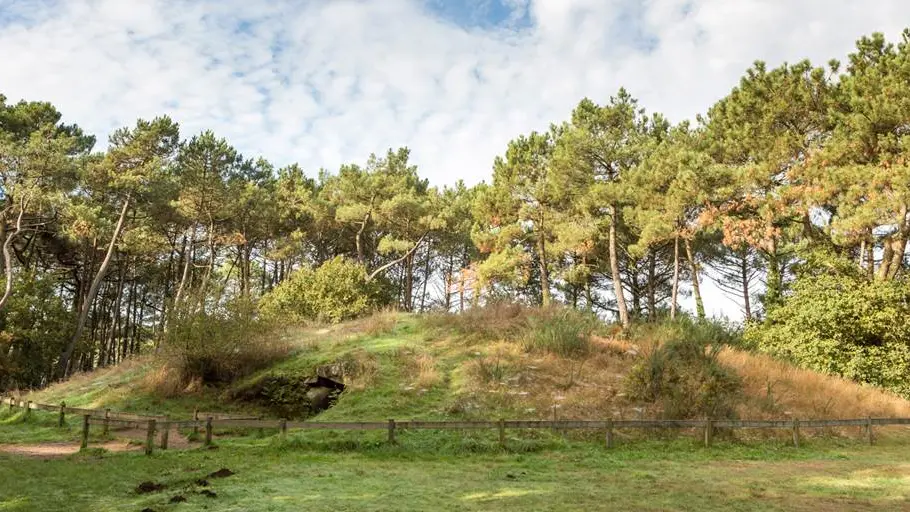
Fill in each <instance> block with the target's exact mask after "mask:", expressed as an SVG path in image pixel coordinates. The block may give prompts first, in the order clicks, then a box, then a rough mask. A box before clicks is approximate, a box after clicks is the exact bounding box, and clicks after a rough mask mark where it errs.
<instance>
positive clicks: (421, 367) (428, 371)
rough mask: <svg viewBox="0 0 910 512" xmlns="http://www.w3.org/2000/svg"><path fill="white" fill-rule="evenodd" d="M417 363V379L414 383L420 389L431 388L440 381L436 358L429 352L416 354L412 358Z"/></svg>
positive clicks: (440, 376)
mask: <svg viewBox="0 0 910 512" xmlns="http://www.w3.org/2000/svg"><path fill="white" fill-rule="evenodd" d="M414 362H415V363H416V365H417V370H418V372H417V381H416V382H415V384H416V385H417V387H419V388H422V389H427V388H431V387H433V386H435V385H437V384H439V383H440V382H442V375H440V373H439V370H438V369H437V368H436V359H435V358H433V356H431V355H429V354H418V355H417V357H415V358H414Z"/></svg>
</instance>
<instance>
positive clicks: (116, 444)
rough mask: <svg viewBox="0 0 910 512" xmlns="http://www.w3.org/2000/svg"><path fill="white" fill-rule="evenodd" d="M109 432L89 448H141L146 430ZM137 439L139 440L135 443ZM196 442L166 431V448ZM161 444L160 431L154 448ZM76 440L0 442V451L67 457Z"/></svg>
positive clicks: (75, 448)
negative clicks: (110, 438) (109, 433)
mask: <svg viewBox="0 0 910 512" xmlns="http://www.w3.org/2000/svg"><path fill="white" fill-rule="evenodd" d="M111 434H112V435H113V436H114V437H116V438H117V439H115V440H113V441H105V442H103V443H89V448H103V449H105V450H107V451H109V452H128V451H139V450H142V449H143V444H144V443H145V438H146V431H145V430H143V429H128V430H115V431H112V432H111ZM137 441H139V442H138V443H137ZM198 444H199V443H198V442H190V440H189V439H187V437H186V436H184V435H182V434H180V433H179V432H178V431H177V430H176V429H172V430H171V431H170V432H169V433H168V448H169V449H173V450H186V449H188V448H192V447H194V446H197V445H198ZM159 446H161V432H158V434H157V435H156V436H155V448H156V449H158V447H159ZM79 447H80V445H79V442H78V441H48V442H43V443H29V444H0V453H8V454H12V455H23V456H26V457H36V458H40V459H53V458H59V457H67V456H69V455H73V454H75V453H79Z"/></svg>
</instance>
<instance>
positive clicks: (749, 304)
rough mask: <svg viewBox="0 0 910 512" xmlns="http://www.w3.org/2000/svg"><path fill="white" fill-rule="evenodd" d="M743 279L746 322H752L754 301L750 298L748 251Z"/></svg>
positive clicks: (743, 268)
mask: <svg viewBox="0 0 910 512" xmlns="http://www.w3.org/2000/svg"><path fill="white" fill-rule="evenodd" d="M742 279H743V310H744V313H745V314H746V322H748V321H749V320H752V301H751V299H750V298H749V253H748V251H747V252H746V253H745V254H744V255H743V258H742Z"/></svg>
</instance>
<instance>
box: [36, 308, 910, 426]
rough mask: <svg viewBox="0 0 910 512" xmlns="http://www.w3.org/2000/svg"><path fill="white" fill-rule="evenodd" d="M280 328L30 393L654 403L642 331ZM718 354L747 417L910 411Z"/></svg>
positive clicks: (847, 385) (240, 406)
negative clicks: (321, 391)
mask: <svg viewBox="0 0 910 512" xmlns="http://www.w3.org/2000/svg"><path fill="white" fill-rule="evenodd" d="M473 321H485V320H484V319H476V318H475V319H473ZM491 321H492V320H491ZM284 335H285V336H288V337H289V339H291V340H293V343H294V345H295V347H296V350H295V352H294V354H293V355H292V356H291V357H289V358H288V359H286V360H284V361H282V362H280V363H279V364H276V365H274V366H272V367H270V368H268V369H266V370H263V371H261V372H258V373H257V374H254V375H251V376H249V377H247V378H245V379H243V380H240V381H237V382H235V383H233V384H231V385H230V386H229V387H227V388H222V389H214V388H203V389H191V390H186V391H185V392H182V393H180V394H178V395H176V396H172V397H167V398H165V397H162V396H160V395H159V394H157V393H155V392H154V389H155V384H156V382H159V381H160V380H162V379H167V375H166V374H165V375H162V372H161V370H160V368H158V367H156V364H155V361H154V359H152V358H139V359H135V360H133V361H130V362H128V363H126V364H123V365H120V366H118V367H115V368H110V369H105V370H100V371H96V372H92V373H88V374H82V375H77V376H75V377H74V378H72V379H70V380H69V381H67V382H63V383H59V384H56V385H54V386H51V387H49V388H47V389H45V390H42V391H39V392H35V393H32V394H31V395H30V398H31V399H32V400H34V401H38V402H44V403H59V402H61V401H66V403H67V404H69V405H72V406H83V407H92V408H104V407H109V408H111V409H115V410H124V411H133V412H150V413H170V414H172V415H174V416H184V417H185V416H187V415H189V414H190V413H191V412H192V411H193V409H194V408H195V407H198V408H200V409H201V410H207V411H221V412H233V411H241V410H242V411H244V412H247V413H249V412H255V413H258V414H262V415H263V416H273V417H274V416H287V415H294V414H301V415H304V416H305V415H306V414H305V411H303V412H301V411H300V410H295V409H293V407H291V408H290V409H289V408H288V406H289V405H290V406H293V405H294V404H295V403H297V402H298V401H300V400H306V393H307V385H306V384H305V383H306V382H307V381H310V382H312V379H313V378H315V377H316V376H317V375H328V376H330V377H331V378H332V379H334V380H336V381H338V382H341V383H343V384H344V386H345V389H344V391H343V392H341V393H340V395H338V396H337V400H335V401H334V404H333V406H332V407H331V408H329V409H327V410H324V411H322V412H320V413H319V414H318V415H317V417H318V419H320V420H383V419H386V418H400V419H454V418H467V419H471V418H474V419H490V418H499V417H507V418H516V419H521V418H526V419H544V418H547V419H548V418H553V417H557V418H572V419H602V418H605V417H615V418H640V417H651V416H654V415H656V414H657V411H655V410H653V409H652V408H651V406H649V405H648V404H641V403H635V402H633V401H630V400H628V399H627V397H626V394H625V393H624V379H625V376H626V374H627V373H628V372H629V370H630V369H631V367H632V366H633V365H634V364H635V362H636V361H637V360H639V358H641V357H642V354H644V353H646V352H647V350H648V347H647V346H646V345H647V344H646V343H641V344H636V343H631V342H628V341H619V340H615V339H612V338H603V337H595V338H594V348H593V350H592V351H591V353H590V355H588V356H586V357H584V358H564V357H559V356H556V355H552V354H549V353H538V352H528V351H527V350H525V349H524V347H523V345H522V344H521V343H519V342H518V341H516V340H514V339H508V335H507V336H506V339H496V337H495V336H493V337H490V336H486V337H477V336H472V335H468V334H465V332H464V331H463V330H459V329H457V328H456V327H455V325H454V324H452V323H451V322H449V321H448V320H446V319H445V318H441V317H421V316H416V315H406V314H397V313H382V314H377V315H375V316H373V317H370V318H366V319H362V320H358V321H354V322H348V323H344V324H340V325H337V326H331V327H321V328H299V329H292V330H289V331H288V332H287V333H285V334H284ZM642 345H644V346H642ZM720 357H721V361H722V362H723V363H724V364H726V365H728V366H730V367H732V368H734V369H735V370H736V371H737V373H739V374H740V376H741V377H742V378H743V380H744V383H745V392H746V397H745V400H744V401H743V403H742V405H741V406H740V410H739V411H738V413H739V415H740V417H744V418H780V417H786V416H794V417H799V418H804V419H808V418H835V417H863V416H866V415H872V416H910V402H908V401H907V400H904V399H902V398H900V397H897V396H896V395H893V394H891V393H888V392H884V391H882V390H879V389H876V388H872V387H868V386H861V385H858V384H856V383H853V382H849V381H846V380H843V379H839V378H836V377H831V376H826V375H820V374H817V373H814V372H811V371H807V370H800V369H797V368H793V367H792V366H790V365H787V364H785V363H782V362H779V361H776V360H773V359H771V358H768V357H765V356H760V355H755V354H751V353H746V352H741V351H737V350H734V349H729V348H727V349H724V351H723V352H722V354H721V356H720ZM289 411H290V413H289Z"/></svg>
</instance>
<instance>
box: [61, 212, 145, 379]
mask: <svg viewBox="0 0 910 512" xmlns="http://www.w3.org/2000/svg"><path fill="white" fill-rule="evenodd" d="M129 208H130V196H129V195H127V196H126V199H125V200H124V201H123V209H122V210H121V211H120V218H119V219H118V220H117V226H116V227H115V228H114V234H113V235H112V236H111V243H110V244H108V246H107V253H106V254H105V255H104V260H103V261H102V262H101V266H100V267H99V268H98V273H96V274H95V278H94V279H92V285H91V287H90V288H89V290H88V294H87V295H86V296H85V299H84V301H83V303H82V310H81V311H80V312H79V318H78V320H77V322H76V332H74V333H73V337H72V338H70V341H69V343H67V345H66V349H65V350H64V351H63V354H61V355H60V362H59V364H58V366H57V375H58V376H59V377H60V378H61V379H62V378H64V377H66V370H67V367H68V366H69V362H70V358H71V357H73V351H74V350H76V343H78V342H79V339H80V338H82V332H83V331H84V330H85V321H86V319H88V314H89V312H90V311H91V308H92V302H94V301H95V295H97V294H98V287H100V286H101V281H102V280H103V279H104V276H105V274H107V269H108V267H110V265H111V259H113V256H114V249H115V248H116V247H117V240H118V239H119V238H120V232H121V231H123V221H124V219H126V213H127V212H128V211H129Z"/></svg>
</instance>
